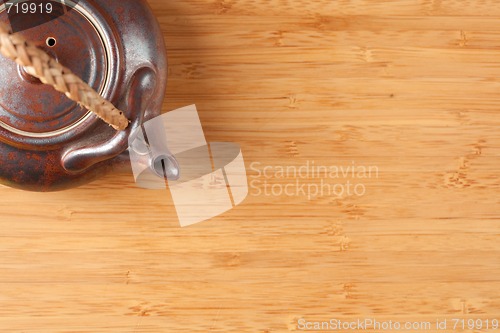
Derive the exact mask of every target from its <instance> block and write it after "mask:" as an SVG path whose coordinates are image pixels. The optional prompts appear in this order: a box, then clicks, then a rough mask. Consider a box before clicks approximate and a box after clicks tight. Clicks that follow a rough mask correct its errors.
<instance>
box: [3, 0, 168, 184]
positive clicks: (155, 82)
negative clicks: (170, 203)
mask: <svg viewBox="0 0 500 333" xmlns="http://www.w3.org/2000/svg"><path fill="white" fill-rule="evenodd" d="M24 3H27V4H28V7H26V6H24V5H23V4H24ZM32 3H34V4H36V6H32V5H31V4H32ZM16 4H17V8H16ZM23 6H24V7H23ZM35 7H36V9H35V11H34V12H33V11H32V9H33V8H35ZM49 7H50V9H51V10H50V11H49ZM24 9H28V10H27V11H25V10H24ZM0 22H3V23H6V24H9V25H10V26H11V27H13V28H14V30H15V31H14V32H16V33H17V34H20V35H22V36H23V37H24V38H26V39H27V40H30V41H31V42H33V43H34V44H35V45H36V46H38V47H39V48H41V49H43V50H44V51H46V52H47V53H48V54H49V55H51V56H52V57H53V58H55V59H56V60H57V61H58V62H59V63H61V64H63V65H64V66H66V67H67V68H69V69H70V70H71V71H72V72H73V73H75V74H76V75H78V76H79V77H80V78H81V79H82V80H83V81H85V82H86V83H88V85H89V86H90V87H92V88H93V89H94V90H95V91H97V92H99V94H100V95H101V96H102V97H104V98H105V99H106V100H108V101H110V102H111V103H113V104H114V105H116V107H117V108H119V109H120V110H122V111H123V112H124V114H125V116H126V117H127V119H128V120H129V121H130V124H129V126H128V127H127V128H126V129H125V130H122V131H117V130H115V129H113V128H112V127H110V126H109V125H108V124H106V123H104V122H103V121H102V120H101V119H99V118H98V117H96V116H95V114H93V113H92V112H91V111H89V110H88V109H86V108H84V107H82V106H80V105H79V104H78V103H76V102H74V101H72V100H70V99H69V98H67V97H66V96H65V95H64V94H61V93H60V92H58V91H56V90H54V89H53V88H52V87H51V86H48V85H46V84H42V83H41V82H40V81H39V80H37V79H36V78H34V77H32V76H31V75H29V74H28V73H26V71H25V70H24V69H23V68H22V67H21V66H19V65H18V64H16V63H15V62H13V61H11V60H9V59H6V58H4V57H2V56H1V55H0V156H1V164H0V182H1V183H3V184H5V185H8V186H11V187H16V188H20V189H24V190H31V191H56V190H63V189H67V188H71V187H76V186H79V185H82V184H84V183H87V182H90V181H92V180H94V179H96V178H97V177H99V176H101V175H103V174H105V173H106V172H108V171H109V170H111V169H113V168H115V167H117V166H118V165H120V164H123V163H128V160H127V148H128V138H129V136H130V134H131V133H132V132H134V131H135V130H136V129H137V128H139V127H140V126H141V124H143V123H144V122H146V121H148V120H150V119H152V118H154V117H156V116H158V115H159V114H160V113H161V106H162V102H163V97H164V91H165V88H166V79H167V77H166V76H167V60H166V51H165V46H164V41H163V38H162V33H161V30H160V28H159V26H158V23H157V21H156V19H155V17H154V15H153V14H152V12H151V10H150V8H149V7H148V5H147V3H146V2H145V1H143V0H79V1H76V0H73V1H71V0H52V1H41V0H38V1H36V0H35V1H25V2H20V1H11V2H4V4H3V5H2V6H1V7H0Z"/></svg>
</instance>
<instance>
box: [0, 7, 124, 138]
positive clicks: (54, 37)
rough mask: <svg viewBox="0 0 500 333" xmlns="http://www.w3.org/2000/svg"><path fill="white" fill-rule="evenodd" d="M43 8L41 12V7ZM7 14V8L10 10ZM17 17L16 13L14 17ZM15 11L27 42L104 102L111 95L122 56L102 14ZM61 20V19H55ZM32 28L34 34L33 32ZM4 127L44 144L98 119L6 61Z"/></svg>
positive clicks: (0, 87)
mask: <svg viewBox="0 0 500 333" xmlns="http://www.w3.org/2000/svg"><path fill="white" fill-rule="evenodd" d="M40 8H41V7H40ZM4 10H6V9H5V7H4ZM13 11H14V12H13ZM27 15H29V13H28V14H26V13H22V12H19V13H16V12H15V9H12V8H11V12H10V13H9V20H10V23H11V25H12V26H14V27H16V28H19V27H23V25H28V24H29V26H27V29H19V30H21V31H19V33H20V34H22V35H23V36H24V37H25V38H26V39H28V40H30V41H32V42H34V43H35V44H36V45H37V46H39V47H40V48H42V49H44V50H45V51H46V52H47V53H49V54H50V55H51V56H53V57H54V58H55V59H56V60H57V61H59V62H60V63H61V64H63V65H64V66H66V67H68V68H69V69H71V70H72V71H73V72H74V73H75V74H77V75H78V76H79V77H80V78H82V79H83V80H84V81H85V82H87V83H88V84H89V85H90V86H91V87H92V88H93V89H94V90H96V91H97V92H99V93H100V94H101V95H102V96H107V95H110V93H111V91H110V90H111V87H110V82H113V78H112V77H111V76H112V75H113V74H112V73H113V72H116V71H113V70H112V69H113V68H114V67H115V66H116V62H117V60H116V58H117V57H116V55H113V54H112V50H113V49H115V50H116V48H113V45H112V40H111V39H110V38H109V34H108V33H107V32H106V29H105V28H104V27H103V24H102V20H101V19H100V17H99V15H98V13H96V12H95V11H93V12H92V13H91V12H90V11H89V9H88V8H85V6H82V5H80V4H61V5H59V6H52V10H51V12H50V13H48V12H43V11H42V12H38V13H36V14H34V15H32V18H33V20H38V22H39V23H40V24H37V25H36V26H35V27H31V26H33V25H34V24H33V21H32V20H27V19H26V17H27ZM54 18H57V19H54ZM30 27H31V28H30ZM0 62H1V66H0V77H4V78H9V80H0V126H1V127H3V128H4V129H5V130H7V131H9V132H11V133H12V134H15V135H16V136H23V137H32V138H41V137H42V138H43V137H52V136H56V135H59V134H63V133H66V132H68V131H71V130H72V129H74V128H75V127H77V126H79V125H81V124H82V123H85V122H86V120H88V119H89V118H90V117H92V114H91V112H90V111H88V110H86V109H85V108H83V107H81V106H79V105H78V104H77V103H75V102H73V101H72V100H70V99H69V98H67V97H66V96H65V95H63V94H61V93H59V92H57V91H56V90H55V89H53V88H52V87H50V86H48V85H45V84H41V82H40V81H38V79H36V78H34V77H32V76H30V75H29V74H27V73H26V72H25V70H24V69H23V68H22V67H21V66H19V65H17V64H16V63H14V62H12V61H10V60H7V59H5V58H2V57H1V56H0Z"/></svg>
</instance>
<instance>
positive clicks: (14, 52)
mask: <svg viewBox="0 0 500 333" xmlns="http://www.w3.org/2000/svg"><path fill="white" fill-rule="evenodd" d="M0 53H1V54H2V55H3V56H4V57H6V58H9V59H12V60H14V61H15V62H16V63H18V64H19V65H21V66H23V67H24V68H25V70H26V72H27V73H28V74H30V75H32V76H34V77H36V78H38V79H39V80H40V81H42V83H45V84H48V85H51V86H52V87H54V88H55V89H56V90H57V91H59V92H62V93H64V94H65V95H66V96H67V97H68V98H70V99H72V100H73V101H75V102H77V103H79V104H80V105H82V106H83V107H85V108H86V109H88V110H90V111H92V112H94V113H95V114H96V115H98V116H99V118H101V119H102V120H104V121H105V122H107V123H108V124H109V125H111V126H112V127H113V128H115V129H117V130H124V129H126V128H127V127H128V124H129V121H128V119H127V118H126V117H125V115H124V114H123V112H122V111H120V110H118V109H117V108H115V107H114V105H113V104H111V103H110V102H108V101H107V100H105V99H104V98H103V97H102V96H101V95H99V93H97V92H96V91H95V90H94V89H92V88H91V87H90V86H89V85H88V84H87V83H85V82H84V81H83V80H82V79H80V78H79V77H78V76H76V75H75V74H74V73H72V72H71V70H69V69H68V68H66V67H64V66H63V65H61V64H60V63H58V62H57V61H56V60H55V59H53V58H52V57H51V56H50V55H48V54H47V53H46V52H45V51H43V50H42V49H40V48H38V47H37V46H35V45H34V44H33V43H31V42H29V41H27V40H25V39H24V38H23V37H22V36H21V35H19V34H13V33H12V32H11V30H10V29H8V28H7V27H6V26H5V25H4V24H2V23H0Z"/></svg>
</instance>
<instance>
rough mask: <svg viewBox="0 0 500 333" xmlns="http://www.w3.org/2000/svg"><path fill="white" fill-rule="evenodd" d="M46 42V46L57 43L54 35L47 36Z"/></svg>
mask: <svg viewBox="0 0 500 333" xmlns="http://www.w3.org/2000/svg"><path fill="white" fill-rule="evenodd" d="M46 43H47V46H48V47H54V46H56V44H57V40H56V39H55V38H54V37H49V38H47V40H46Z"/></svg>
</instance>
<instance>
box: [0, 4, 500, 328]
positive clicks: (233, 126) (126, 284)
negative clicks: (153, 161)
mask: <svg viewBox="0 0 500 333" xmlns="http://www.w3.org/2000/svg"><path fill="white" fill-rule="evenodd" d="M150 4H151V6H152V7H153V10H154V12H155V13H156V15H157V17H158V19H159V21H160V24H161V26H162V29H163V32H164V35H165V39H166V41H167V44H168V49H169V61H170V68H169V87H168V91H167V98H166V101H165V105H164V111H165V112H167V111H169V110H173V109H175V108H178V107H181V106H185V105H189V104H194V103H195V104H197V106H198V109H199V112H200V117H201V120H202V123H203V126H204V129H205V131H206V136H207V139H208V140H209V141H229V142H236V143H239V144H240V145H241V148H242V151H243V154H244V158H245V162H246V165H247V169H248V178H249V186H250V189H249V196H248V198H247V199H246V200H245V202H244V203H243V204H242V205H240V206H238V207H237V208H235V209H233V210H232V211H230V212H227V213H225V214H224V215H222V216H220V217H217V218H214V219H212V220H210V221H208V222H204V223H201V224H198V225H195V226H192V227H189V228H179V226H178V223H177V217H176V213H175V210H174V208H173V206H172V202H171V198H170V195H169V193H168V192H161V191H160V192H157V191H148V190H142V189H139V188H137V187H136V186H135V185H134V184H133V180H132V176H131V175H130V173H129V172H122V173H115V174H112V175H108V176H106V177H104V178H103V179H101V180H99V181H97V182H95V183H93V184H90V185H88V186H85V187H83V188H79V189H75V190H71V191H67V192H64V193H51V194H36V193H25V192H21V191H18V190H13V189H9V188H5V187H2V188H0V196H1V200H0V202H1V203H0V205H1V210H2V218H1V219H0V226H1V230H2V234H1V238H0V269H1V271H0V272H1V274H0V330H1V331H2V332H26V333H28V332H30V333H31V332H37V333H45V332H46V333H49V332H50V333H54V332H75V333H76V332H92V333H93V332H96V333H97V332H99V333H105V332H148V333H153V332H154V333H158V332H204V333H205V332H261V333H264V332H288V331H297V330H300V329H301V328H304V327H303V326H304V323H305V321H307V322H309V323H311V322H314V321H319V322H323V321H329V320H331V319H340V320H345V321H350V320H358V319H360V320H364V319H368V318H371V319H373V320H377V321H379V322H384V323H387V322H389V321H391V320H392V321H393V322H400V323H403V325H404V324H405V323H410V324H414V325H416V328H415V329H412V330H410V331H412V332H421V331H426V332H430V331H438V329H437V328H436V327H435V324H436V320H441V322H442V321H443V320H444V319H446V320H447V321H448V322H447V326H446V327H445V329H443V330H439V331H440V332H459V331H463V330H460V328H461V323H460V322H458V324H459V326H458V327H453V323H454V322H453V320H454V319H456V320H460V319H464V320H466V321H468V320H469V319H473V320H476V321H478V323H477V324H476V323H475V324H474V325H475V326H473V327H467V323H468V322H465V323H466V324H465V326H466V327H465V331H474V329H475V331H487V330H484V327H483V329H482V330H480V329H479V326H478V325H479V321H480V322H481V323H482V324H483V325H486V321H487V320H488V321H489V323H490V325H491V324H492V323H493V321H494V320H495V319H497V320H500V262H499V256H500V245H499V240H500V237H499V235H500V215H499V212H500V209H499V208H500V196H499V193H500V192H499V190H500V177H499V162H500V132H499V130H498V128H499V125H500V113H499V111H498V110H499V109H500V3H499V2H498V1H495V0H483V1H463V0H442V1H441V0H387V1H376V0H338V1H330V0H270V1H255V0H214V1H206V0H183V1H163V0H151V1H150ZM363 168H365V171H367V170H371V173H361V174H359V171H360V170H361V171H362V169H363ZM369 168H371V169H369ZM353 169H354V170H356V173H354V174H353V173H350V172H349V171H352V170H353ZM294 170H295V171H296V173H295V174H294V173H293V172H294ZM299 172H300V173H299ZM348 182H349V184H350V185H351V189H350V190H351V191H354V192H351V193H350V195H347V194H346V193H345V192H344V193H342V195H338V194H339V192H338V191H340V190H344V191H347V189H348V187H349V185H348ZM355 186H357V188H355ZM320 189H322V190H323V193H321V192H318V191H319V190H320ZM335 190H336V191H337V192H335ZM328 191H330V192H328ZM426 323H432V327H431V329H430V330H429V329H428V327H426ZM455 323H457V322H455ZM469 328H472V329H469ZM342 331H343V332H349V331H354V330H342ZM371 331H377V332H379V331H394V332H395V331H399V330H397V329H395V328H394V326H393V327H392V329H391V327H385V329H384V328H383V327H382V328H380V329H376V330H371ZM489 331H490V332H493V331H494V330H491V329H490V330H489ZM497 331H498V330H497Z"/></svg>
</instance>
